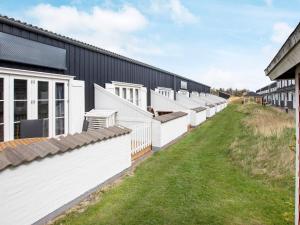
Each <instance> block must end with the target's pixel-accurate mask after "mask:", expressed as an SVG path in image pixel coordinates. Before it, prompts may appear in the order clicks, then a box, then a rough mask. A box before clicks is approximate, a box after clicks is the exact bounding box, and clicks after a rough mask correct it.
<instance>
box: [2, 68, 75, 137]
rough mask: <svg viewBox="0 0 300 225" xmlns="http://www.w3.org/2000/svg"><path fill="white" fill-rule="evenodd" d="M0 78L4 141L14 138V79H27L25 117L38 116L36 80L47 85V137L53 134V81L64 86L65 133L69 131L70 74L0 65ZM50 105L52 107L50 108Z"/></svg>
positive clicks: (34, 117)
mask: <svg viewBox="0 0 300 225" xmlns="http://www.w3.org/2000/svg"><path fill="white" fill-rule="evenodd" d="M0 78H4V93H3V94H4V116H3V118H4V141H9V140H13V139H14V80H15V79H20V80H27V119H37V118H38V81H45V82H48V85H49V87H48V88H49V89H48V90H49V137H53V136H55V120H53V116H54V115H55V102H54V101H55V92H54V88H55V85H54V84H55V82H59V83H64V85H65V86H64V87H65V130H64V131H65V133H64V135H65V134H67V133H68V132H69V82H70V80H71V79H73V77H72V76H67V75H57V74H49V73H41V72H35V71H26V70H18V69H10V68H3V67H0ZM51 107H52V108H51Z"/></svg>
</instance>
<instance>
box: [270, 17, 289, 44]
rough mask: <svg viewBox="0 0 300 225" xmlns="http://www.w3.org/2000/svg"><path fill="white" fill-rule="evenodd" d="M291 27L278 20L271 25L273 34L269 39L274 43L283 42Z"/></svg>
mask: <svg viewBox="0 0 300 225" xmlns="http://www.w3.org/2000/svg"><path fill="white" fill-rule="evenodd" d="M292 31H293V28H292V27H290V26H289V25H288V24H287V23H285V22H278V23H275V24H274V25H273V34H272V37H271V40H272V41H273V42H274V43H278V44H283V42H284V41H285V40H286V39H287V38H288V36H289V35H290V34H291V33H292Z"/></svg>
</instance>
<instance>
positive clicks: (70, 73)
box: [0, 16, 210, 142]
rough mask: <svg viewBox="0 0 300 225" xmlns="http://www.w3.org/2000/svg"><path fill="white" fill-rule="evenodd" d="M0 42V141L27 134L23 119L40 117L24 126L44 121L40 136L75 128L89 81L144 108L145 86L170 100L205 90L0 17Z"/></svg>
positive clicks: (90, 95) (90, 101) (90, 99)
mask: <svg viewBox="0 0 300 225" xmlns="http://www.w3.org/2000/svg"><path fill="white" fill-rule="evenodd" d="M0 46H1V51H0V90H1V93H0V142H1V141H8V140H13V139H18V138H22V137H26V136H28V135H27V134H24V132H23V133H22V129H21V126H22V127H24V126H23V125H22V122H21V121H24V120H43V124H42V125H41V124H38V123H39V122H37V123H36V124H35V126H29V127H38V126H43V127H44V128H45V129H44V131H43V133H44V134H43V136H49V137H53V136H57V135H61V134H68V133H74V132H78V131H80V129H81V127H82V122H83V118H84V113H85V112H88V111H90V110H92V109H94V108H95V95H94V93H95V90H94V84H97V85H100V86H101V87H103V88H105V89H107V90H108V91H110V92H112V93H114V94H116V95H118V96H119V97H121V98H123V99H125V100H127V101H129V102H131V103H133V104H134V105H136V106H138V107H140V108H141V109H143V110H147V108H148V107H150V106H151V97H150V96H151V91H150V90H157V91H158V92H160V93H161V94H163V95H165V96H167V97H169V98H170V99H173V98H174V99H176V93H177V92H180V93H185V94H186V95H187V96H188V95H189V93H191V92H193V91H194V92H197V93H209V92H210V87H209V86H207V85H204V84H201V83H198V82H195V81H193V80H190V79H188V78H185V77H182V76H180V75H177V74H174V73H171V72H168V71H165V70H162V69H159V68H157V67H153V66H151V65H148V64H145V63H142V62H139V61H137V60H134V59H131V58H127V57H124V56H121V55H118V54H115V53H113V52H109V51H107V50H104V49H101V48H98V47H95V46H92V45H89V44H85V43H83V42H80V41H77V40H74V39H71V38H68V37H65V36H62V35H59V34H56V33H53V32H50V31H47V30H44V29H41V28H38V27H35V26H32V25H29V24H26V23H22V22H20V21H16V20H14V19H11V18H8V17H3V16H1V17H0ZM37 125H38V126H37ZM30 132H32V133H34V130H33V129H32V130H31V131H30Z"/></svg>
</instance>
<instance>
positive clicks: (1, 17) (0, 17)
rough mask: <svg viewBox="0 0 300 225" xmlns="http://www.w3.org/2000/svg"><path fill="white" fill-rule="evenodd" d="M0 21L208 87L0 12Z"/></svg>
mask: <svg viewBox="0 0 300 225" xmlns="http://www.w3.org/2000/svg"><path fill="white" fill-rule="evenodd" d="M0 22H3V23H6V24H9V25H13V26H16V27H19V28H22V29H25V30H28V31H32V32H37V33H39V34H42V35H45V36H48V37H51V38H53V39H56V40H59V41H64V42H67V43H69V44H73V45H77V46H79V47H82V48H86V49H89V50H91V51H95V52H99V53H102V54H105V55H108V56H111V57H115V58H119V59H122V60H125V61H128V62H131V63H135V64H137V65H140V66H144V67H147V68H150V69H154V70H157V71H159V72H163V73H167V74H170V75H172V76H175V77H178V78H182V79H185V80H188V81H192V82H195V83H197V84H200V85H203V86H206V87H208V88H210V86H208V85H205V84H202V83H200V82H197V81H194V80H192V79H189V78H186V77H183V76H180V75H178V74H175V73H172V72H169V71H166V70H163V69H160V68H158V67H155V66H151V65H149V64H147V63H143V62H140V61H138V60H135V59H131V58H129V57H126V56H122V55H119V54H117V53H114V52H111V51H108V50H105V49H103V48H99V47H96V46H94V45H90V44H87V43H84V42H81V41H78V40H75V39H73V38H69V37H66V36H64V35H60V34H57V33H54V32H52V31H49V30H45V29H43V28H40V27H37V26H33V25H31V24H28V23H25V22H22V21H20V20H15V19H13V18H11V17H8V16H4V15H1V14H0Z"/></svg>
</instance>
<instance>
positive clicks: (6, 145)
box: [0, 137, 47, 151]
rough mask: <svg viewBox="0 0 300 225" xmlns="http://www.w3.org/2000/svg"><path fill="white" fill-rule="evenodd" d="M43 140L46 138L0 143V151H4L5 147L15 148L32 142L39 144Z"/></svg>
mask: <svg viewBox="0 0 300 225" xmlns="http://www.w3.org/2000/svg"><path fill="white" fill-rule="evenodd" d="M45 140H47V138H45V137H42V138H24V139H16V140H12V141H5V142H0V151H2V150H3V149H5V148H6V147H16V146H18V145H29V144H31V143H34V142H41V141H45Z"/></svg>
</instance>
